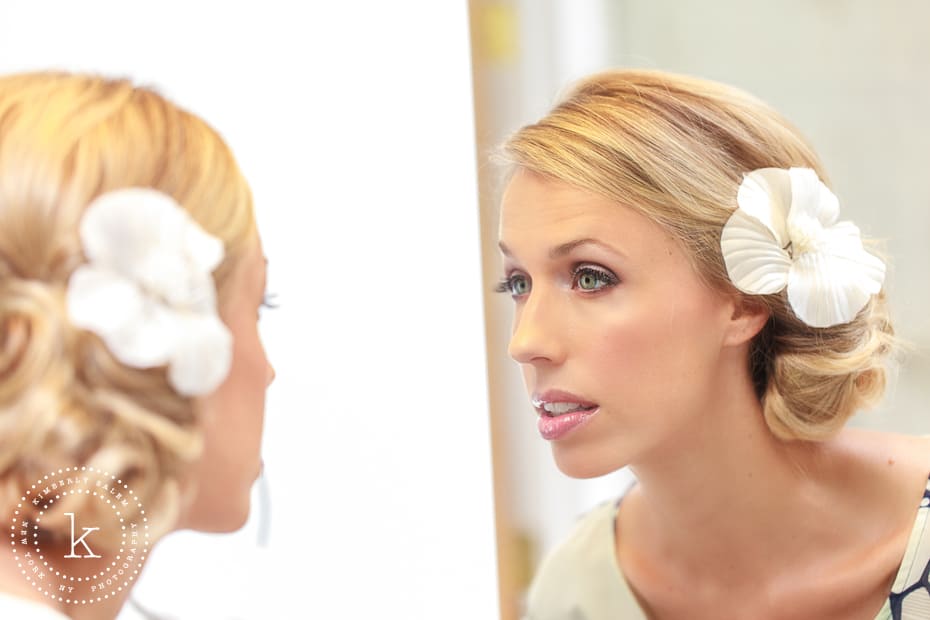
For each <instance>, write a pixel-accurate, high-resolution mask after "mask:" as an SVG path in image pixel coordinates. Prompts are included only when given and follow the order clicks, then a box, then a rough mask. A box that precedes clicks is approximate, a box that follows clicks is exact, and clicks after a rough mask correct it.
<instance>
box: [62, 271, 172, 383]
mask: <svg viewBox="0 0 930 620" xmlns="http://www.w3.org/2000/svg"><path fill="white" fill-rule="evenodd" d="M67 307H68V316H69V317H70V319H71V322H72V324H74V325H75V326H76V327H79V328H81V329H86V330H88V331H92V332H94V333H95V334H97V335H98V336H100V338H102V339H103V341H104V343H105V344H106V345H107V348H108V349H109V350H110V352H111V353H113V355H114V356H116V358H117V359H118V360H120V361H121V362H122V363H124V364H126V365H128V366H133V367H135V368H151V367H153V366H161V365H163V364H165V363H166V362H167V361H168V351H169V349H170V346H171V342H172V337H171V333H170V331H171V330H170V325H169V324H168V323H166V318H167V317H165V314H164V311H163V310H162V309H161V308H160V307H159V306H158V304H155V303H153V302H152V301H151V300H150V299H148V298H146V296H145V295H144V294H143V293H142V291H141V290H140V289H139V287H138V286H136V285H135V284H134V283H133V282H130V281H129V280H127V279H126V278H124V277H123V276H121V275H120V274H117V273H114V272H112V271H109V270H106V269H100V268H95V267H92V266H89V265H81V266H80V267H78V268H77V269H75V270H74V273H72V274H71V278H70V280H69V281H68V293H67Z"/></svg>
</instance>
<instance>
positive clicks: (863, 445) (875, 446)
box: [833, 429, 930, 515]
mask: <svg viewBox="0 0 930 620" xmlns="http://www.w3.org/2000/svg"><path fill="white" fill-rule="evenodd" d="M833 450H835V451H836V452H837V453H839V454H840V456H841V458H840V462H841V463H843V467H844V468H845V471H844V472H843V475H844V476H845V477H847V478H848V483H849V488H850V489H855V491H856V493H857V494H858V497H859V498H860V500H862V499H866V498H867V499H868V500H871V501H870V502H869V503H871V504H872V505H873V506H875V507H876V508H879V507H883V509H884V510H885V511H888V510H891V511H893V512H894V513H896V514H899V515H911V514H912V513H913V511H914V509H915V507H916V506H917V504H918V503H919V502H920V500H921V498H922V497H923V492H924V490H925V489H926V486H927V481H928V478H930V436H915V435H904V434H899V433H887V432H879V431H870V430H862V429H847V430H844V431H843V432H842V433H841V434H840V435H839V436H838V437H837V441H836V442H835V444H834V448H833ZM860 505H861V501H860Z"/></svg>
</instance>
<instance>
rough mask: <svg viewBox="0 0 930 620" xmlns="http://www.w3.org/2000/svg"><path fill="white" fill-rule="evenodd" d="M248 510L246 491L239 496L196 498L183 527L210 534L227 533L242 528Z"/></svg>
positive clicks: (247, 516) (249, 506)
mask: <svg viewBox="0 0 930 620" xmlns="http://www.w3.org/2000/svg"><path fill="white" fill-rule="evenodd" d="M235 500H238V501H235ZM250 511H251V502H250V497H249V494H248V493H246V494H244V495H243V496H242V497H240V498H235V497H232V496H230V495H226V496H220V497H215V498H198V500H197V501H195V502H194V505H193V506H191V508H190V510H189V511H188V514H187V515H186V519H185V520H184V523H183V528H184V529H190V530H194V531H197V532H208V533H211V534H229V533H232V532H235V531H238V530H240V529H242V527H243V526H244V525H245V524H246V522H247V521H248V520H249V513H250Z"/></svg>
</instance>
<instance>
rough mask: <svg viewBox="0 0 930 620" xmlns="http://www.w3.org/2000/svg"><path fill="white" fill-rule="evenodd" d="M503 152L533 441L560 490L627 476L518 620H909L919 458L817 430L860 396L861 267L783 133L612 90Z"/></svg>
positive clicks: (774, 123) (869, 281)
mask: <svg viewBox="0 0 930 620" xmlns="http://www.w3.org/2000/svg"><path fill="white" fill-rule="evenodd" d="M504 152H505V158H506V160H507V161H508V162H509V163H511V164H512V165H513V167H514V172H513V175H512V177H511V180H510V182H509V185H508V187H507V189H506V192H505V194H504V197H503V202H502V213H501V225H500V246H501V249H502V253H503V256H504V263H505V277H504V279H503V281H502V283H501V286H500V290H502V291H504V292H507V293H509V294H511V295H512V296H513V298H514V301H515V308H516V310H515V319H514V328H513V336H512V339H511V342H510V354H511V356H512V357H513V358H514V359H515V360H516V361H517V362H519V363H520V365H521V366H522V369H523V372H524V378H525V381H526V385H527V390H528V392H529V393H530V397H531V399H532V402H533V405H534V406H535V408H536V410H537V414H538V425H539V430H540V433H541V435H542V436H543V438H544V439H547V440H549V441H550V443H551V447H552V452H553V456H554V458H555V461H556V463H557V465H558V466H559V468H560V469H561V470H562V471H563V472H564V473H566V474H568V475H570V476H574V477H579V478H587V477H592V476H599V475H602V474H606V473H608V472H611V471H614V470H616V469H618V468H620V467H623V466H625V465H629V466H631V468H632V470H633V472H634V473H635V474H636V478H637V483H636V484H635V485H634V487H633V488H632V489H631V490H629V491H628V492H627V493H626V494H624V496H623V498H622V501H615V502H610V503H608V504H606V505H604V506H602V507H600V508H598V509H596V510H594V511H593V512H591V513H590V514H588V515H587V516H585V517H584V518H583V519H582V520H581V521H580V523H579V524H578V526H577V528H576V529H575V530H574V532H573V533H572V535H571V536H570V537H569V538H568V540H567V541H566V542H565V543H563V544H562V545H561V546H560V547H558V548H557V549H556V550H555V551H554V552H552V553H551V554H550V556H549V557H548V559H547V560H546V561H545V562H544V564H543V566H542V567H541V569H540V572H539V574H538V575H537V577H536V579H535V581H534V584H533V586H532V588H531V592H530V595H529V601H528V612H527V617H528V618H531V619H533V620H548V619H568V618H585V619H587V620H598V619H601V618H644V617H648V618H657V619H666V618H688V619H689V620H693V619H699V618H715V619H719V618H753V619H760V618H792V619H796V620H801V619H806V618H810V619H816V620H824V619H829V618H837V619H839V618H842V619H844V620H849V619H856V618H862V619H869V620H871V619H872V618H909V619H915V618H928V617H930V594H928V591H927V581H926V578H925V574H926V569H927V567H928V561H930V534H927V533H925V530H924V523H925V521H926V517H927V514H926V513H927V510H928V508H927V504H928V502H930V500H928V499H927V498H928V497H930V493H928V492H927V488H928V474H930V442H928V440H927V439H923V438H914V437H906V436H899V435H892V434H884V433H875V432H866V431H858V430H851V429H845V428H843V425H844V423H845V422H846V420H847V419H848V418H849V417H850V416H851V415H852V414H853V413H854V412H855V411H856V410H857V409H859V408H861V407H863V406H866V405H868V404H870V403H872V402H874V401H876V400H877V399H878V398H879V397H880V396H881V394H882V391H883V388H884V383H885V375H884V370H883V359H884V358H885V357H886V356H887V354H888V353H889V352H891V350H892V347H893V344H894V338H893V333H892V328H891V325H890V323H889V319H888V315H887V311H886V308H885V301H884V297H883V293H882V291H881V287H882V282H883V280H884V264H883V263H882V262H881V260H879V259H878V258H877V257H876V256H874V255H873V254H872V253H870V252H869V251H867V250H865V249H864V248H863V245H862V243H861V241H860V239H859V231H858V229H856V228H855V226H853V225H851V224H849V223H846V222H837V221H836V220H837V215H838V205H837V202H836V198H835V196H834V195H833V194H832V192H830V190H828V189H827V187H826V185H824V181H825V179H826V176H825V174H824V171H823V169H822V167H821V165H820V163H819V161H818V159H817V157H816V155H815V154H814V152H813V151H812V150H811V149H810V147H809V146H807V144H805V142H804V141H803V139H802V138H801V137H800V136H799V135H798V133H797V132H796V131H795V130H794V129H793V128H792V127H790V126H789V125H788V124H787V123H786V122H785V121H784V120H783V119H782V118H781V117H779V116H778V115H777V114H776V113H775V112H773V111H772V110H771V109H770V108H768V107H767V106H766V105H764V104H763V103H761V102H760V101H758V100H756V99H754V98H752V97H750V96H748V95H746V94H745V93H742V92H740V91H738V90H736V89H734V88H730V87H727V86H723V85H720V84H715V83H712V82H707V81H702V80H698V79H692V78H686V77H682V76H676V75H670V74H664V73H660V72H649V71H616V72H609V73H604V74H601V75H595V76H592V77H590V78H588V79H586V80H583V81H582V82H581V83H580V84H578V85H577V86H576V87H575V88H574V89H573V90H572V91H571V92H570V93H569V94H568V96H567V97H566V98H565V99H564V100H563V101H562V102H561V103H560V104H558V105H557V106H556V107H555V108H554V109H553V110H552V111H551V112H550V113H549V114H548V115H547V116H546V117H544V118H543V119H542V120H540V121H539V122H537V123H535V124H533V125H529V126H527V127H524V128H523V129H521V130H520V131H518V132H517V133H516V134H515V135H514V136H513V137H512V138H511V139H510V140H509V141H508V142H507V144H506V146H505V149H504Z"/></svg>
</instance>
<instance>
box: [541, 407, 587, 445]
mask: <svg viewBox="0 0 930 620" xmlns="http://www.w3.org/2000/svg"><path fill="white" fill-rule="evenodd" d="M598 411H600V408H595V409H591V410H589V411H573V412H571V413H563V414H562V415H558V416H548V415H545V414H543V415H541V416H539V422H538V423H537V426H538V428H539V434H540V435H542V438H543V439H547V440H549V441H556V440H558V439H562V438H563V437H565V436H566V435H568V434H569V433H570V432H572V431H573V430H575V429H576V428H578V427H579V426H582V425H583V424H584V423H585V422H587V421H588V420H590V419H591V418H592V417H594V414H596V413H597V412H598Z"/></svg>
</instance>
